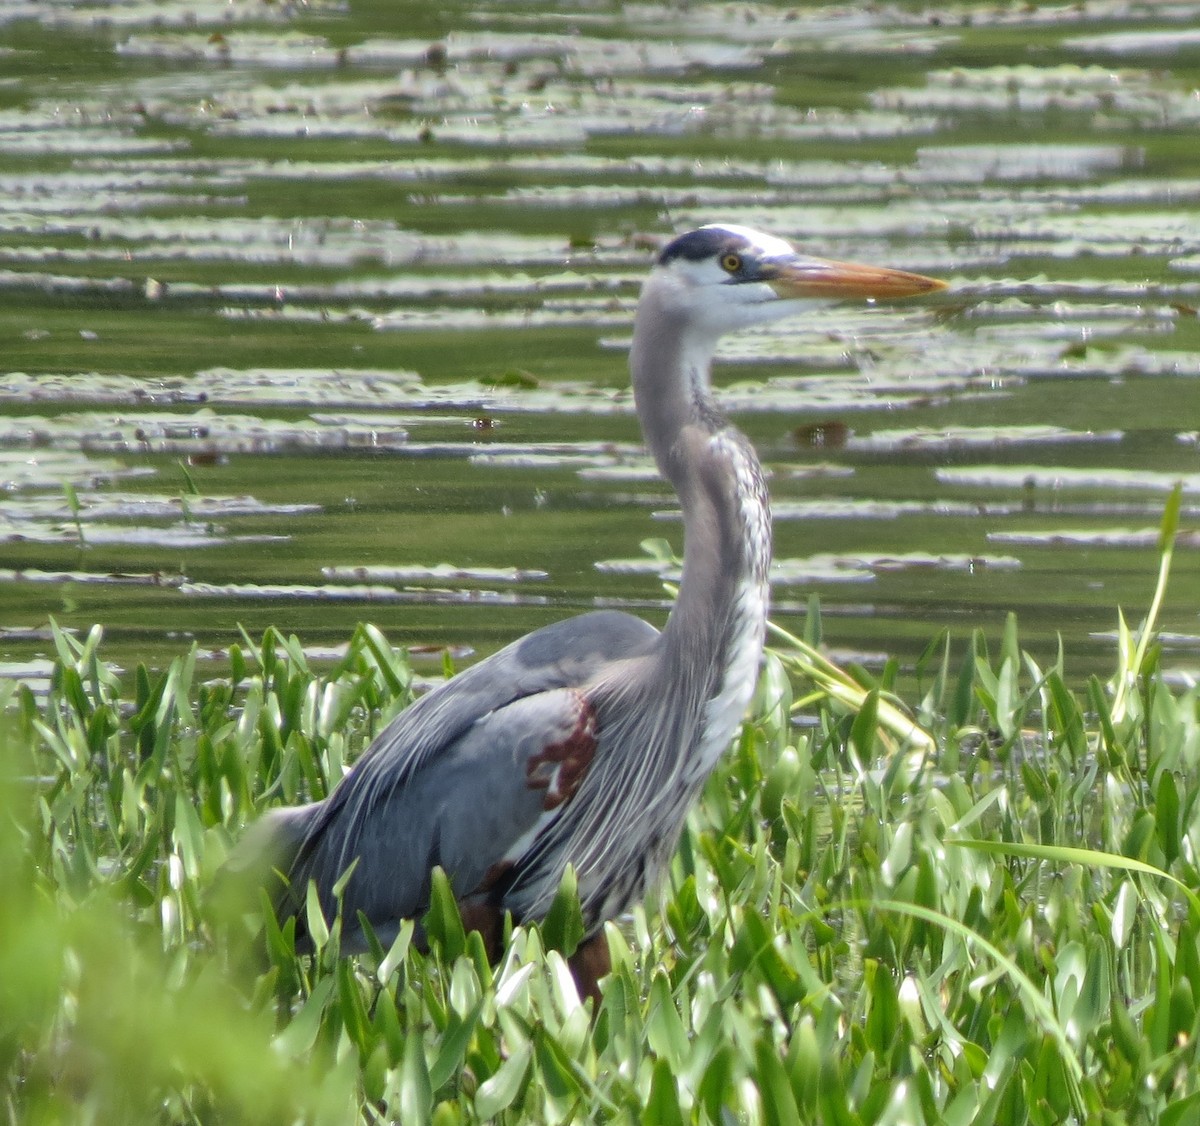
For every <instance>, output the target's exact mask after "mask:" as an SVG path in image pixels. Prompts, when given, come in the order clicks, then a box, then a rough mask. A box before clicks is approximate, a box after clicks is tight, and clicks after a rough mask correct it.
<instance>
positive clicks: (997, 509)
mask: <svg viewBox="0 0 1200 1126" xmlns="http://www.w3.org/2000/svg"><path fill="white" fill-rule="evenodd" d="M1014 511H1019V508H1017V507H1015V506H1013V505H1006V504H978V503H972V502H970V501H959V500H946V499H938V500H871V499H867V498H863V497H813V498H811V499H806V500H784V501H778V500H777V501H775V502H774V503H773V504H772V505H771V515H772V516H773V517H774V518H775V519H776V520H898V519H900V518H901V517H904V516H945V517H948V518H958V519H969V518H971V517H972V516H1007V515H1009V514H1011V513H1012V512H1014Z"/></svg>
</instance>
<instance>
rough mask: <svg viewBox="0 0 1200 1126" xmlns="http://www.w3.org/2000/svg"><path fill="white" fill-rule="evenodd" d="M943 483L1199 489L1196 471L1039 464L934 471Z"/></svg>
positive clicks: (1053, 489)
mask: <svg viewBox="0 0 1200 1126" xmlns="http://www.w3.org/2000/svg"><path fill="white" fill-rule="evenodd" d="M934 475H935V476H936V478H937V480H938V481H939V482H941V483H942V484H945V485H974V486H984V487H987V488H999V489H1042V490H1047V491H1049V492H1056V491H1058V490H1060V489H1146V490H1153V491H1155V492H1162V493H1166V492H1170V491H1171V490H1172V489H1173V488H1175V486H1176V485H1177V484H1178V485H1180V486H1181V487H1182V488H1183V491H1184V492H1185V493H1195V492H1200V473H1184V474H1178V473H1175V474H1172V473H1158V472H1153V471H1150V470H1140V469H1103V468H1090V469H1083V468H1075V467H1073V466H1056V467H1050V466H1040V465H976V466H970V467H968V468H962V469H958V468H942V467H939V468H938V469H935V470H934Z"/></svg>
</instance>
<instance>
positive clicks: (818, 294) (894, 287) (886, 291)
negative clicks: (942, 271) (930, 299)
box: [759, 254, 946, 300]
mask: <svg viewBox="0 0 1200 1126" xmlns="http://www.w3.org/2000/svg"><path fill="white" fill-rule="evenodd" d="M759 280H761V281H764V282H766V284H767V285H769V286H770V287H771V288H772V289H773V290H774V291H775V292H776V293H777V294H779V296H780V297H808V298H822V299H824V300H846V299H850V298H856V297H857V298H860V299H862V298H882V299H885V300H886V299H891V298H895V297H916V296H917V295H918V294H922V293H936V292H937V291H938V290H939V289H945V288H946V283H945V282H944V281H938V279H937V278H927V277H925V276H924V275H923V274H910V273H909V272H908V271H907V270H889V269H887V268H886V267H883V266H864V265H861V264H859V263H857V262H833V261H830V260H828V259H825V258H809V257H808V256H807V255H804V254H797V255H795V256H794V257H788V258H777V259H775V260H774V261H771V260H770V259H768V260H767V261H765V262H762V263H761V266H760V279H759Z"/></svg>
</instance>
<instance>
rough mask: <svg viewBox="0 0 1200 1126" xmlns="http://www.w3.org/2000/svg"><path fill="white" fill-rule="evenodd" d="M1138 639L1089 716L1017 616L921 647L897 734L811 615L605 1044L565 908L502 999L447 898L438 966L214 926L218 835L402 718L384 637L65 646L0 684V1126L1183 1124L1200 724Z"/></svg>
mask: <svg viewBox="0 0 1200 1126" xmlns="http://www.w3.org/2000/svg"><path fill="white" fill-rule="evenodd" d="M1170 530H1171V517H1170V516H1169V517H1168V521H1167V528H1166V529H1165V531H1164V549H1165V551H1164V554H1165V555H1166V565H1164V567H1163V569H1162V572H1161V575H1160V588H1161V587H1162V586H1163V585H1164V584H1165V578H1166V573H1167V566H1168V565H1169V546H1170V539H1171V537H1170V535H1169V534H1167V533H1168V532H1169V531H1170ZM1155 601H1156V604H1157V602H1159V601H1161V598H1160V597H1156V600H1155ZM1153 624H1154V618H1153V615H1151V616H1150V617H1148V619H1147V621H1146V622H1145V623H1144V625H1143V627H1142V630H1141V633H1140V637H1136V638H1135V635H1133V634H1129V635H1128V637H1129V643H1128V644H1126V643H1125V642H1124V641H1123V642H1122V644H1121V646H1120V652H1119V654H1118V666H1119V667H1118V669H1117V672H1116V674H1115V676H1114V680H1113V684H1112V686H1111V687H1106V686H1105V685H1104V684H1102V683H1101V682H1100V681H1099V680H1097V679H1095V678H1093V679H1092V680H1091V681H1089V682H1088V683H1087V684H1086V686H1084V687H1082V688H1079V687H1076V686H1074V685H1073V684H1072V682H1071V680H1070V678H1069V673H1068V671H1067V669H1066V668H1065V665H1064V661H1063V658H1062V656H1061V655H1060V656H1059V657H1058V659H1057V660H1056V661H1055V663H1054V665H1053V666H1052V667H1050V668H1047V669H1043V668H1041V667H1039V665H1038V664H1037V663H1036V662H1035V661H1034V660H1033V659H1032V658H1031V656H1030V655H1029V654H1028V653H1027V652H1025V651H1024V650H1023V649H1022V647H1021V644H1020V638H1019V631H1018V627H1017V622H1016V620H1015V618H1010V619H1009V621H1008V622H1007V624H1006V626H1005V629H1004V632H1003V636H1002V639H1001V642H1000V645H999V648H998V649H997V650H995V651H994V652H993V651H992V650H991V648H990V647H989V645H988V644H987V642H986V640H985V638H984V636H983V634H982V633H976V634H973V635H972V636H971V637H970V639H968V641H967V644H966V645H965V646H964V645H955V644H952V643H951V640H950V639H949V638H947V637H945V636H940V637H939V638H937V639H935V640H934V642H932V643H931V644H930V646H929V647H928V649H927V650H926V653H925V655H924V657H923V659H922V661H921V662H920V666H919V668H918V669H917V676H918V679H919V681H920V689H919V691H918V696H919V699H917V700H916V702H915V703H914V704H913V705H912V706H911V707H905V705H904V702H903V701H902V699H901V698H900V695H899V691H898V688H897V684H898V677H897V670H896V668H895V666H894V664H889V666H887V667H886V668H885V669H884V670H883V672H882V673H881V674H880V675H879V676H877V677H874V678H873V677H871V676H869V675H868V674H867V673H866V672H865V671H864V670H861V669H851V670H841V669H838V668H836V666H831V665H829V664H828V662H826V661H825V660H824V658H821V657H820V653H819V641H820V633H819V631H820V622H819V613H818V608H817V607H816V605H815V604H814V605H813V606H812V607H811V608H810V613H809V620H808V623H807V626H806V629H805V638H804V639H803V642H804V643H801V639H797V643H795V644H793V645H791V647H790V648H787V649H784V650H782V651H780V652H775V653H771V654H769V656H768V660H767V662H766V667H765V670H764V673H763V676H762V680H761V683H760V689H759V694H758V699H757V701H756V705H755V710H754V718H753V720H752V722H749V723H747V724H746V725H745V726H744V729H743V732H742V735H741V737H740V739H739V741H738V743H737V745H736V746H735V747H734V749H733V750H732V752H731V753H730V754H729V755H728V756H727V758H726V760H725V761H724V762H723V764H722V765H721V767H720V768H719V769H718V771H717V772H716V774H714V776H713V777H712V779H711V780H710V782H709V784H708V787H707V789H706V792H705V795H704V801H703V802H702V803H701V805H700V806H699V807H698V808H697V809H696V810H695V811H694V812H693V814H692V816H691V818H690V820H689V824H688V828H687V830H686V832H685V834H684V839H683V841H682V844H681V847H680V849H679V851H678V854H677V856H676V858H675V861H674V863H673V865H672V868H671V871H670V874H669V877H668V880H667V886H666V887H665V888H664V889H663V895H662V898H661V904H659V905H656V906H661V911H659V912H657V913H654V914H651V915H647V914H646V913H644V912H643V911H641V910H640V909H639V910H638V911H635V912H634V914H633V916H632V917H631V918H629V919H626V920H623V921H622V923H621V925H620V926H614V925H612V924H610V925H609V926H608V929H607V936H608V940H609V944H610V947H611V950H612V954H613V964H614V972H613V974H612V975H611V977H610V978H609V979H608V980H607V982H606V983H605V986H604V998H603V1002H602V1003H601V1005H600V1007H599V1011H598V1012H596V1013H591V1012H590V1011H589V1009H588V1007H586V1006H584V1005H582V1004H581V1003H580V1001H579V998H578V996H577V995H576V992H575V986H574V982H573V980H572V977H571V974H570V971H569V969H568V967H567V963H566V960H565V958H566V956H568V955H569V954H570V952H571V950H572V949H573V948H574V944H575V943H576V942H577V941H578V939H579V935H580V921H579V909H578V902H577V899H576V897H575V895H574V888H573V884H572V882H571V876H570V874H568V878H567V880H565V881H564V886H563V888H562V889H561V890H560V894H559V897H558V899H557V900H556V902H555V906H554V909H553V910H552V912H551V914H550V916H549V917H548V918H547V920H546V921H545V922H544V924H543V925H542V926H541V927H517V928H514V929H513V930H512V933H511V936H510V938H509V941H508V943H507V946H506V949H505V953H504V955H503V957H502V959H501V961H500V962H499V964H498V965H495V966H493V965H491V964H489V962H488V959H487V957H486V955H485V952H484V949H483V944H482V942H481V941H480V939H479V936H478V935H476V934H474V933H467V932H466V931H465V930H464V928H463V925H462V921H461V919H460V918H459V916H458V913H457V909H456V907H455V901H454V897H453V894H452V891H451V889H450V888H449V886H448V885H447V884H446V883H445V881H444V880H440V879H439V880H436V881H435V893H434V897H433V906H432V908H431V911H430V914H429V916H428V918H427V919H426V921H425V925H426V930H427V932H428V934H429V936H430V948H429V949H428V950H425V951H423V950H420V949H418V948H417V947H416V945H415V944H414V942H413V933H414V932H413V929H412V928H411V927H407V926H406V927H404V928H402V929H401V931H400V933H399V935H398V936H397V938H396V939H395V941H394V942H393V943H392V945H391V946H390V948H387V949H385V948H383V947H382V946H380V945H379V944H378V943H377V942H376V943H375V948H374V951H373V953H372V954H370V955H364V956H360V957H356V958H347V957H342V956H341V955H340V950H339V943H340V934H341V920H340V919H339V918H325V917H324V916H323V915H322V914H321V911H320V907H319V905H318V904H317V902H316V899H315V897H314V898H311V899H310V902H309V905H308V911H307V925H308V930H309V932H310V934H311V935H312V936H313V938H314V941H315V946H316V950H315V952H314V953H312V954H298V953H297V950H296V942H295V933H294V923H292V922H288V923H286V924H285V925H284V926H282V927H280V926H279V925H278V924H276V923H275V921H274V919H273V918H272V917H270V915H269V913H268V914H267V915H266V916H265V917H264V915H263V913H262V911H261V910H260V909H259V905H258V904H257V902H256V901H254V900H253V899H250V900H243V899H238V898H237V897H236V896H232V895H227V894H226V891H227V888H226V886H225V880H224V877H223V876H222V875H221V872H222V866H223V865H224V864H225V862H226V861H227V859H228V857H229V854H230V849H231V847H232V845H233V843H234V842H235V841H236V840H237V839H238V838H239V837H240V836H241V834H242V832H243V831H244V828H245V825H246V823H247V822H249V821H250V820H252V819H253V818H254V817H255V816H257V813H258V812H259V810H261V809H262V808H263V807H266V806H269V805H272V804H277V803H280V802H292V801H296V800H300V799H303V798H305V797H309V796H312V797H319V796H321V795H323V794H324V793H326V792H327V790H328V788H329V787H330V786H331V785H332V784H334V782H336V780H337V778H338V777H340V775H341V773H342V770H343V769H344V766H345V764H346V763H347V762H349V761H351V760H352V759H353V758H354V756H355V755H357V754H358V753H359V752H360V751H361V750H362V749H364V748H365V746H366V745H367V744H368V743H369V742H370V740H371V738H372V736H373V735H374V734H375V733H376V732H377V731H378V730H379V729H380V727H381V726H382V725H383V724H384V723H386V721H387V719H388V718H389V717H390V716H391V715H392V714H394V713H395V711H396V710H397V709H399V708H401V707H403V706H404V705H405V704H406V703H408V702H409V700H410V699H411V691H412V689H411V677H410V674H409V670H408V667H407V664H406V662H405V660H404V658H403V656H402V655H399V654H397V653H396V652H395V651H393V650H392V649H391V647H390V646H389V645H388V644H387V643H386V640H385V639H384V638H383V637H382V636H381V635H380V634H379V633H378V632H377V631H376V630H374V629H372V628H371V627H361V628H360V629H359V630H358V631H357V632H356V634H355V636H354V638H353V639H352V641H351V644H350V645H349V647H348V649H347V652H346V654H345V656H344V657H343V658H342V659H341V660H340V661H338V662H337V664H336V665H334V667H332V668H329V669H326V670H323V671H317V670H315V669H313V668H311V667H310V666H309V663H308V661H307V659H306V656H305V652H304V650H303V648H302V647H301V646H300V644H299V643H298V642H297V641H296V640H295V639H294V638H288V637H284V636H283V635H281V634H279V633H277V632H276V631H270V632H268V634H267V635H266V636H265V637H264V638H263V639H262V640H261V641H260V642H255V641H252V640H251V639H250V638H248V637H247V638H244V640H243V643H242V644H241V645H238V646H234V647H233V649H232V650H231V653H230V675H229V676H228V677H227V678H225V679H221V680H216V681H209V682H205V683H200V682H198V681H197V679H196V665H195V661H194V658H193V656H192V655H190V654H189V655H184V656H180V657H179V658H177V659H176V660H175V661H173V662H172V663H171V665H170V666H169V667H168V668H167V669H166V670H165V671H163V672H162V673H160V674H157V675H155V674H151V673H149V672H147V671H146V670H145V669H138V670H136V671H135V672H134V673H133V674H132V675H131V676H126V677H122V676H119V675H118V674H117V673H116V672H115V671H114V670H113V669H112V668H110V667H109V666H108V665H107V664H106V663H105V661H104V660H103V657H102V655H101V649H100V640H101V638H100V631H99V630H94V631H93V632H92V633H91V634H90V635H89V636H87V637H86V638H83V639H76V638H73V637H71V636H69V635H67V634H64V633H61V632H58V631H56V632H55V635H54V637H55V644H56V661H55V665H54V672H53V675H52V677H51V683H50V689H49V694H48V696H47V697H46V698H45V699H38V698H36V697H35V696H34V695H33V693H32V692H30V691H29V690H28V689H27V688H24V687H19V686H17V685H14V684H11V683H9V684H5V685H4V686H3V688H2V689H0V705H2V708H0V720H2V722H0V770H2V771H3V779H2V785H0V800H2V801H3V807H4V808H3V817H2V819H0V902H2V903H3V904H4V924H3V926H2V927H0V1070H2V1071H3V1074H4V1077H5V1087H4V1093H3V1096H2V1097H3V1099H4V1110H5V1114H6V1117H7V1118H8V1119H10V1120H13V1121H29V1122H33V1121H54V1120H68V1119H69V1120H71V1121H81V1122H88V1121H92V1122H100V1121H110V1120H116V1121H123V1122H140V1121H156V1122H186V1123H192V1122H211V1121H217V1120H230V1119H233V1120H238V1119H244V1120H253V1121H271V1122H274V1121H279V1122H284V1121H289V1122H330V1123H334V1122H337V1123H345V1122H350V1121H360V1122H369V1123H373V1122H384V1121H400V1122H404V1123H406V1124H407V1123H422V1122H436V1123H439V1124H440V1123H447V1124H448V1123H456V1122H486V1121H496V1122H512V1123H517V1122H522V1123H523V1122H567V1121H580V1122H584V1121H613V1122H628V1123H637V1122H642V1121H655V1122H663V1123H723V1122H726V1121H730V1120H732V1121H738V1122H748V1123H764V1124H771V1126H773V1124H775V1123H780V1124H782V1123H792V1122H820V1123H935V1122H936V1123H941V1122H963V1123H965V1122H997V1123H1007V1122H1031V1123H1036V1124H1041V1123H1056V1122H1079V1123H1082V1122H1089V1123H1090V1122H1096V1121H1100V1122H1105V1121H1107V1122H1112V1123H1117V1122H1122V1123H1124V1122H1132V1123H1137V1122H1147V1123H1148V1122H1167V1123H1172V1122H1176V1123H1177V1122H1185V1121H1188V1120H1190V1118H1191V1117H1193V1116H1194V1115H1195V1114H1196V1113H1197V1110H1200V1059H1198V1058H1197V1035H1198V1034H1200V1027H1198V1018H1197V1012H1198V1010H1200V901H1198V900H1197V894H1198V893H1200V815H1198V808H1197V794H1200V724H1198V718H1197V717H1198V708H1197V697H1196V690H1195V689H1194V688H1188V689H1185V690H1184V691H1182V692H1174V691H1172V690H1171V689H1170V688H1169V687H1168V685H1167V684H1166V682H1165V680H1164V677H1163V672H1162V668H1161V665H1160V662H1159V654H1158V650H1157V649H1156V647H1155V645H1154V644H1153V639H1152V634H1153ZM1123 636H1125V635H1123ZM806 662H807V664H806ZM801 704H802V705H803V708H804V714H805V716H806V717H808V718H807V720H806V724H805V726H803V727H797V726H796V724H795V722H794V713H795V709H796V707H797V705H801ZM910 713H911V715H910Z"/></svg>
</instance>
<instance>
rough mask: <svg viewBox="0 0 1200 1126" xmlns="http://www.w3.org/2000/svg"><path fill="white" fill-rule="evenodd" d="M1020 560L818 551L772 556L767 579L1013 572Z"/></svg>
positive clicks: (797, 581)
mask: <svg viewBox="0 0 1200 1126" xmlns="http://www.w3.org/2000/svg"><path fill="white" fill-rule="evenodd" d="M1020 567H1021V561H1020V560H1019V559H1015V558H1013V557H1012V556H1010V555H960V554H952V553H950V554H935V553H930V552H924V551H906V552H903V553H900V554H894V555H892V554H888V553H885V552H878V553H875V552H860V553H856V554H853V555H837V554H832V553H821V554H817V555H810V556H808V557H807V558H805V559H776V560H775V562H774V564H773V565H772V567H771V581H772V583H778V584H779V585H781V586H800V585H804V584H806V583H826V582H831V583H843V582H870V581H871V580H872V579H874V578H875V577H876V576H877V575H881V574H887V573H889V572H905V571H961V572H965V573H967V574H972V575H973V574H982V573H984V572H988V571H1015V570H1018V569H1019V568H1020Z"/></svg>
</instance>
